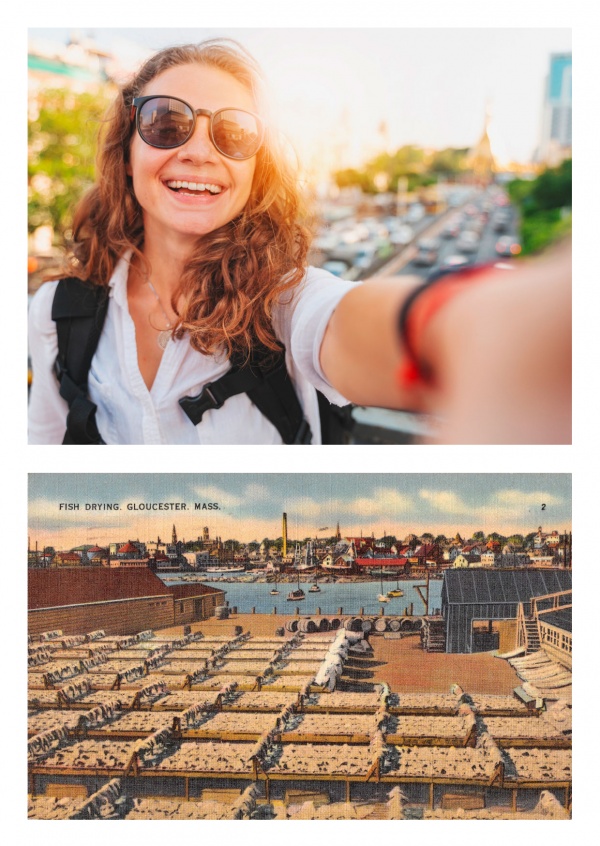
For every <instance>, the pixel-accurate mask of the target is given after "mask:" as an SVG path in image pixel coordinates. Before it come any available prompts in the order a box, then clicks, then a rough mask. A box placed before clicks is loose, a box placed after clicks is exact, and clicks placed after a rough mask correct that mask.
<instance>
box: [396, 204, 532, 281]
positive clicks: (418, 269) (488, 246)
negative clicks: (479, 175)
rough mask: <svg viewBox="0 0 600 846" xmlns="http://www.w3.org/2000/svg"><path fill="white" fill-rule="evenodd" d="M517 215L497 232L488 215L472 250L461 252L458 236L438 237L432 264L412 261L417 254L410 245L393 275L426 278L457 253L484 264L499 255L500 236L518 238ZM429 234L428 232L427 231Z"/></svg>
mask: <svg viewBox="0 0 600 846" xmlns="http://www.w3.org/2000/svg"><path fill="white" fill-rule="evenodd" d="M516 230H517V216H516V214H514V213H513V215H512V219H511V221H510V223H509V225H508V227H507V229H506V230H503V231H501V232H497V231H496V230H495V229H494V221H493V217H490V220H488V222H487V223H486V225H485V227H484V229H483V230H482V233H481V237H480V240H479V244H478V245H477V249H476V250H475V251H473V252H469V253H467V252H464V253H463V252H462V251H461V250H460V249H459V248H458V246H457V242H458V238H443V239H440V249H439V253H438V257H437V260H436V261H435V263H434V264H432V265H430V266H427V267H423V266H421V265H418V264H415V263H414V258H415V257H416V255H417V248H416V246H415V245H411V246H410V248H408V250H407V251H406V256H405V257H406V259H407V261H406V264H404V266H403V267H402V268H400V269H399V270H398V271H396V273H395V274H394V275H397V276H415V275H416V276H420V277H421V278H426V277H427V276H429V274H430V273H432V272H433V271H435V270H439V268H440V267H441V265H443V264H444V262H446V261H447V260H448V259H449V258H450V256H453V255H457V254H464V255H466V256H467V258H468V259H469V264H486V263H488V262H492V261H496V260H497V259H498V258H499V256H498V254H497V253H496V244H497V242H498V240H499V238H501V237H502V236H505V235H508V236H511V237H512V238H514V239H515V240H516V241H518V240H519V238H518V234H517V231H516ZM428 234H429V233H428Z"/></svg>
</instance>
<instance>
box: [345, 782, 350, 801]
mask: <svg viewBox="0 0 600 846" xmlns="http://www.w3.org/2000/svg"><path fill="white" fill-rule="evenodd" d="M346 802H350V781H349V780H348V779H346Z"/></svg>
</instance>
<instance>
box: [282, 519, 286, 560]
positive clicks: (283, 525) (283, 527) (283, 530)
mask: <svg viewBox="0 0 600 846" xmlns="http://www.w3.org/2000/svg"><path fill="white" fill-rule="evenodd" d="M281 535H282V537H283V549H282V551H281V554H282V556H283V557H284V558H285V556H286V555H287V514H286V513H285V511H284V512H283V523H282V527H281Z"/></svg>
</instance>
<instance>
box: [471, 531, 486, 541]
mask: <svg viewBox="0 0 600 846" xmlns="http://www.w3.org/2000/svg"><path fill="white" fill-rule="evenodd" d="M472 538H473V540H476V541H482V540H485V535H484V533H483V532H473V535H472Z"/></svg>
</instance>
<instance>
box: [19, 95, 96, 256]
mask: <svg viewBox="0 0 600 846" xmlns="http://www.w3.org/2000/svg"><path fill="white" fill-rule="evenodd" d="M109 96H110V91H109V89H108V87H107V88H106V89H104V90H103V91H102V92H101V93H98V94H92V93H89V92H86V93H83V94H74V93H73V92H72V91H68V90H66V89H57V88H53V89H47V90H45V91H42V92H41V93H40V94H39V97H38V101H37V106H38V111H37V115H36V116H34V118H33V119H32V120H30V123H29V126H28V150H29V162H28V197H29V202H28V226H29V232H30V233H31V232H33V231H34V230H35V229H37V228H38V226H42V225H50V226H52V227H53V229H54V231H55V233H56V234H57V236H59V238H60V239H61V240H62V239H63V238H64V237H65V236H68V229H69V227H70V225H71V220H72V213H73V207H74V205H75V204H76V202H77V201H78V200H79V199H80V198H81V196H82V195H83V193H84V192H85V190H86V189H87V188H88V187H89V186H90V185H91V184H92V182H93V181H94V160H95V154H96V134H97V131H98V129H99V127H100V125H101V120H102V116H103V114H104V113H105V111H106V108H107V105H108V101H109Z"/></svg>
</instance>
